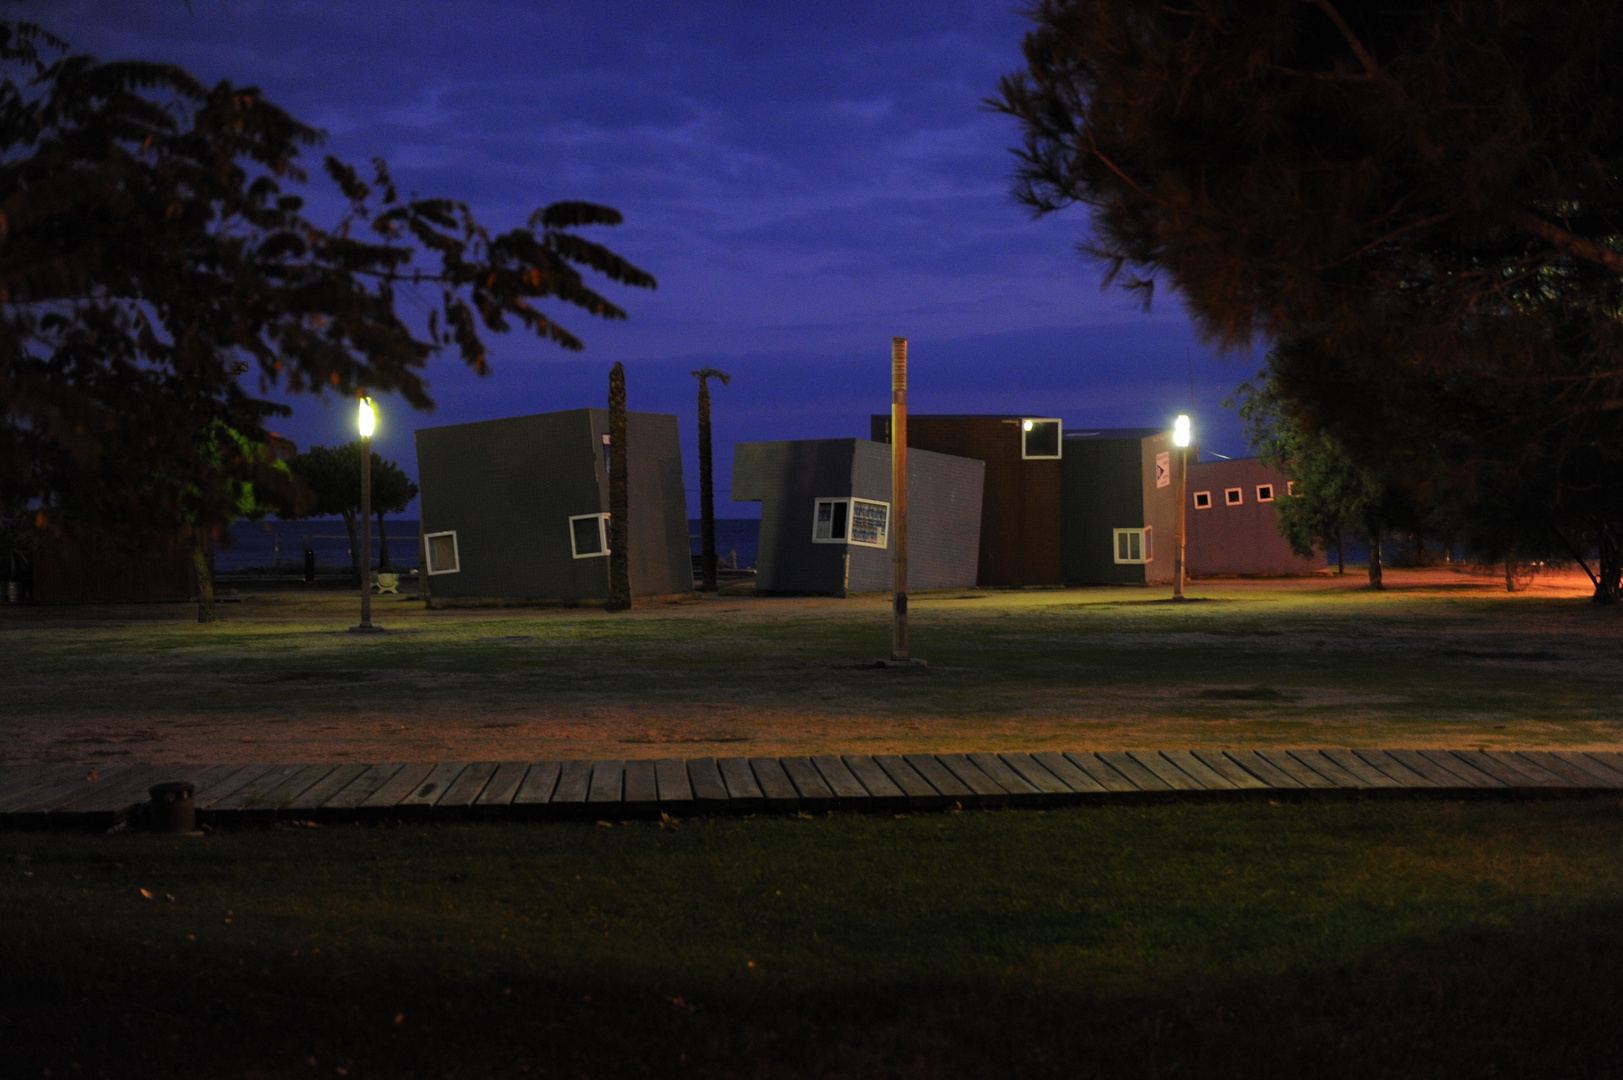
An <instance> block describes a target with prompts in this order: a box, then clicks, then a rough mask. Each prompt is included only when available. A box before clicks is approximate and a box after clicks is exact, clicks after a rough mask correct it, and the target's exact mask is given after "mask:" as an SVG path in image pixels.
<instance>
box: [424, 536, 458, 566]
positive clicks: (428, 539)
mask: <svg viewBox="0 0 1623 1080" xmlns="http://www.w3.org/2000/svg"><path fill="white" fill-rule="evenodd" d="M442 536H449V537H450V538H451V561H452V562H453V563H454V564H455V565H453V566H452V567H451V568H450V569H449V570H436V569H434V541H435V540H437V539H439V538H440V537H442ZM423 561H424V562H426V563H427V564H428V565H426V566H424V567H423V572H424V573H425V574H427V575H428V576H429V577H437V576H439V575H440V574H460V573H462V546H461V545H460V544H459V543H458V542H457V538H456V530H455V529H444V530H441V531H440V532H431V533H424V534H423Z"/></svg>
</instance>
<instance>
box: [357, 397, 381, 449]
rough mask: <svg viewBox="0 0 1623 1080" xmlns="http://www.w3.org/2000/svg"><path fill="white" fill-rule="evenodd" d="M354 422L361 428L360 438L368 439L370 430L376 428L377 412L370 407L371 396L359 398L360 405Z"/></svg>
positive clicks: (370, 433)
mask: <svg viewBox="0 0 1623 1080" xmlns="http://www.w3.org/2000/svg"><path fill="white" fill-rule="evenodd" d="M356 422H357V424H358V425H359V427H360V429H361V438H363V439H370V438H371V437H372V432H373V431H374V430H375V429H376V428H377V413H376V412H374V411H373V409H372V399H371V398H369V397H363V398H362V399H361V407H360V411H359V414H358V416H357V420H356Z"/></svg>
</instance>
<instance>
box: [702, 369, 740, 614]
mask: <svg viewBox="0 0 1623 1080" xmlns="http://www.w3.org/2000/svg"><path fill="white" fill-rule="evenodd" d="M693 377H694V378H695V379H698V380H699V551H700V555H699V567H700V571H701V573H702V574H703V575H704V577H703V580H702V582H701V583H700V585H699V591H700V592H715V591H716V589H717V585H716V489H715V483H714V480H713V473H714V458H713V456H712V454H711V452H710V383H709V382H708V381H706V380H709V379H720V380H721V385H723V386H726V385H727V384H728V383H730V382H732V376H731V375H728V374H727V373H726V372H724V371H717V370H716V369H715V368H712V367H703V368H700V369H699V370H698V371H695V372H693Z"/></svg>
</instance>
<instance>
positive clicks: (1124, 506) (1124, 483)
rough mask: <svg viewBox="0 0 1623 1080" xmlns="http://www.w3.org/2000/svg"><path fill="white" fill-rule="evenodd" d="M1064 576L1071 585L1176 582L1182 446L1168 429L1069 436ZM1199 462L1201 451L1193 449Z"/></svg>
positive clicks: (1063, 499)
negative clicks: (1180, 447)
mask: <svg viewBox="0 0 1623 1080" xmlns="http://www.w3.org/2000/svg"><path fill="white" fill-rule="evenodd" d="M1062 441H1063V444H1064V448H1065V456H1064V458H1063V459H1062V461H1061V485H1060V486H1061V494H1060V503H1061V506H1062V510H1061V514H1060V523H1059V534H1060V549H1061V553H1062V555H1061V573H1062V575H1063V576H1064V579H1065V583H1066V584H1067V585H1126V584H1143V583H1154V582H1162V581H1171V580H1172V560H1173V556H1174V554H1175V547H1176V544H1177V527H1178V526H1177V514H1178V488H1177V479H1178V474H1177V467H1178V453H1179V451H1178V449H1177V448H1176V447H1174V446H1173V445H1172V436H1171V434H1170V433H1169V432H1168V431H1167V430H1166V429H1164V428H1100V429H1093V430H1083V431H1071V432H1067V433H1066V434H1065V437H1064V439H1063V440H1062ZM1189 456H1190V458H1191V460H1193V459H1194V458H1196V457H1197V456H1198V452H1197V451H1195V450H1194V449H1191V450H1190V452H1189Z"/></svg>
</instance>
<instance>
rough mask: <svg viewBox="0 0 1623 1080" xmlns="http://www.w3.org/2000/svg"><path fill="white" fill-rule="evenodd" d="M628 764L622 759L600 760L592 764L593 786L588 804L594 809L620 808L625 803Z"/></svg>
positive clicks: (588, 793) (588, 791) (587, 797)
mask: <svg viewBox="0 0 1623 1080" xmlns="http://www.w3.org/2000/svg"><path fill="white" fill-rule="evenodd" d="M625 780H626V763H625V762H624V761H623V760H622V759H620V758H598V759H597V760H595V761H593V762H592V786H591V787H590V788H589V789H588V790H587V793H586V802H587V803H588V804H589V805H591V806H594V807H597V806H612V807H618V806H619V805H620V804H621V803H623V802H624V801H625V787H626V784H625Z"/></svg>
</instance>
